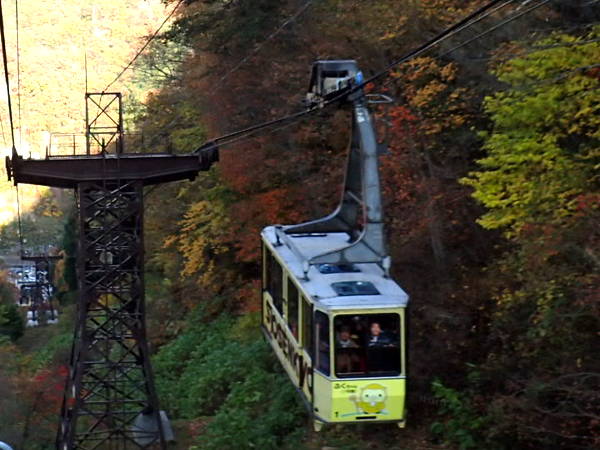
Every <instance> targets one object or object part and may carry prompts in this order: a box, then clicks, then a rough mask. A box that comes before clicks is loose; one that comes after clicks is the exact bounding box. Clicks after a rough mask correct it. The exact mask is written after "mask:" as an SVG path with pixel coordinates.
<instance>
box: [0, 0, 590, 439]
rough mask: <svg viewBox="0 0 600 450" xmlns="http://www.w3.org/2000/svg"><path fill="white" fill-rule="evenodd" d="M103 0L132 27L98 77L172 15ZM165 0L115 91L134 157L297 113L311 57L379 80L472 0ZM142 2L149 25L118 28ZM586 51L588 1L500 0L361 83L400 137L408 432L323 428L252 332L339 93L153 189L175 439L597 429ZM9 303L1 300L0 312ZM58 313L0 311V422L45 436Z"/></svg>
mask: <svg viewBox="0 0 600 450" xmlns="http://www.w3.org/2000/svg"><path fill="white" fill-rule="evenodd" d="M42 3H43V2H42ZM70 3H72V4H73V5H75V3H76V2H65V5H66V6H65V7H68V5H70ZM105 3H106V4H107V5H108V4H111V3H114V5H113V6H110V7H109V6H106V8H105V6H104V3H103V4H102V6H100V5H98V6H97V8H98V11H97V13H98V14H101V15H102V17H104V20H103V21H102V25H101V26H100V25H99V26H100V28H99V31H98V33H100V34H102V33H103V32H106V33H107V34H108V35H110V36H112V37H114V39H115V42H119V43H120V44H116V43H115V44H114V45H115V46H116V47H118V49H117V50H118V51H115V53H113V52H112V50H110V51H109V50H107V51H108V54H109V55H110V58H111V60H112V61H114V63H113V65H112V66H111V69H109V68H103V67H101V66H102V64H101V57H102V56H101V55H100V54H96V55H95V56H94V58H96V59H95V60H94V61H95V63H94V64H93V67H94V69H93V70H92V67H91V65H90V62H89V60H88V70H89V71H90V73H91V72H92V71H93V72H94V73H95V74H96V75H94V76H97V78H96V81H95V84H94V86H97V87H99V88H101V86H102V85H103V84H104V83H105V82H107V81H110V79H111V77H112V74H114V73H115V72H118V70H115V67H122V66H123V63H124V62H126V61H127V57H128V56H130V55H131V54H133V53H134V51H133V50H132V47H135V48H137V47H136V46H135V45H133V42H136V39H135V38H134V37H135V36H140V35H143V34H147V29H148V27H149V28H152V26H154V27H155V26H156V25H157V24H159V23H160V21H161V19H160V18H157V16H156V15H152V16H144V15H143V14H140V13H139V12H136V11H135V10H134V6H135V5H137V7H140V8H142V6H144V7H145V6H146V4H145V3H144V2H131V4H132V7H131V8H129V9H128V8H122V7H119V6H118V5H117V3H115V2H105ZM150 3H151V4H152V5H154V4H153V3H152V2H150ZM167 3H168V4H167V5H166V6H167V7H168V10H170V9H171V8H173V7H175V6H176V5H177V6H178V9H177V12H176V14H175V16H174V20H173V22H172V24H171V25H170V26H169V27H167V28H166V29H165V30H164V31H163V32H162V33H160V35H159V36H158V37H157V38H156V39H154V40H153V41H152V43H151V45H150V46H149V47H148V49H147V50H146V51H145V52H144V53H143V54H142V56H141V57H140V58H139V59H138V60H137V61H136V63H135V64H134V65H133V68H132V70H131V71H130V72H128V75H127V78H125V80H121V81H120V83H122V84H120V85H119V88H122V89H124V90H126V91H128V92H129V94H128V96H127V98H126V101H127V102H129V103H128V105H129V106H128V115H127V121H128V128H129V131H130V132H132V133H139V134H142V135H143V136H144V146H143V148H140V151H152V152H160V151H171V152H175V153H189V152H192V151H194V150H196V149H197V148H199V147H200V146H201V145H202V144H204V143H206V142H207V141H210V140H211V139H213V138H215V137H216V136H220V135H224V134H226V133H229V132H232V131H235V130H238V129H241V128H244V127H247V126H250V125H252V124H255V123H259V122H262V121H266V120H270V119H273V118H277V117H280V116H283V115H286V114H289V113H293V112H296V111H299V110H302V108H303V105H302V100H303V98H304V96H305V93H306V89H307V86H308V80H309V76H310V67H311V64H312V63H313V61H315V60H318V59H355V60H357V61H358V63H359V67H360V68H361V70H362V71H363V72H364V74H365V76H367V77H368V76H370V75H372V74H374V73H376V72H378V71H379V70H381V69H382V68H384V67H387V66H388V64H390V63H391V62H393V61H394V60H396V59H397V58H399V57H401V56H402V55H404V54H406V53H407V52H409V51H410V50H412V49H414V48H417V47H418V46H419V45H421V44H422V43H423V42H424V41H425V40H426V39H428V38H431V37H433V36H434V35H435V34H436V33H438V32H439V31H441V30H442V29H444V28H446V27H448V26H449V25H451V24H453V23H455V22H457V21H458V20H460V19H461V18H462V17H464V16H465V15H466V14H468V13H469V12H471V11H473V10H474V9H475V8H477V7H479V6H481V5H482V3H483V2H480V1H475V0H472V1H459V0H403V1H399V0H377V1H368V2H367V1H364V0H363V1H359V0H314V1H308V2H306V1H303V0H231V1H215V0H185V1H182V2H176V1H169V2H167ZM134 4H135V5H134ZM73 5H71V6H73ZM140 5H141V6H140ZM154 6H156V5H154ZM73 7H74V6H73ZM110 8H115V10H112V9H110ZM148 8H150V6H148ZM116 9H118V11H119V12H117V11H116ZM123 11H127V14H130V15H131V16H130V18H128V17H129V16H128V17H124V16H122V14H121V13H122V12H123ZM151 11H153V12H152V14H158V15H161V17H163V16H164V15H165V14H166V13H165V11H164V9H161V8H158V9H157V10H155V9H151ZM148 14H150V12H148ZM40 17H42V16H41V15H40ZM86 17H87V16H86ZM91 17H92V18H90V19H89V20H90V21H92V22H93V17H94V16H93V14H92V16H91ZM146 17H153V18H154V19H157V20H154V19H153V20H152V21H150V20H149V19H148V20H146ZM131 18H135V20H139V23H136V24H135V26H131V27H130V25H131V24H130V19H131ZM23 20H25V19H23ZM45 20H50V19H48V18H46V19H45ZM57 20H58V19H57ZM131 20H133V19H131ZM134 22H135V21H134ZM150 23H151V24H152V26H150V25H149V24H150ZM28 26H31V27H33V26H35V21H34V19H33V18H32V19H31V22H30V24H29V25H28ZM47 26H50V25H47ZM56 26H58V25H56ZM127 28H129V29H127ZM119 30H120V31H119ZM77 33H79V34H83V35H85V36H89V35H90V34H89V31H88V32H81V31H78V32H77ZM23 34H25V33H23ZM92 34H93V33H92ZM28 39H31V40H33V39H34V38H33V36H31V35H30V36H29V37H28ZM126 42H129V43H130V44H129V46H127V47H126V48H125V47H123V46H125V43H126ZM48 45H51V44H48ZM88 45H89V44H88ZM109 47H110V46H109ZM32 48H33V44H30V45H29V49H30V50H31V49H32ZM60 48H62V47H60ZM110 48H111V49H112V48H113V47H110ZM129 50H132V51H131V52H129ZM31 51H32V50H31ZM98 51H100V50H98ZM73 52H75V53H77V52H78V50H76V49H73ZM107 57H108V56H107ZM88 58H89V56H88ZM598 61H600V3H599V2H597V1H594V0H573V1H567V0H552V1H541V0H534V1H509V2H505V5H504V6H503V7H498V8H496V9H495V12H494V13H493V14H490V15H488V16H487V17H486V18H485V19H483V20H480V21H478V22H476V23H473V24H471V25H470V26H469V27H468V28H466V29H465V30H463V31H460V32H457V33H455V34H453V35H452V36H451V37H450V38H449V39H447V40H445V41H444V42H443V43H441V44H440V45H438V46H436V47H434V48H432V49H431V50H429V51H427V52H425V53H423V54H422V55H420V56H419V57H417V58H413V59H410V60H409V61H407V62H406V63H403V64H400V65H397V66H395V67H394V68H393V70H391V71H390V73H389V74H388V75H387V76H386V77H384V79H383V80H380V81H378V82H376V83H373V84H372V85H369V86H368V88H367V89H368V91H369V92H372V93H384V94H386V95H389V96H391V97H392V98H393V99H394V102H393V103H392V104H390V105H388V106H377V107H375V109H374V113H375V117H376V119H377V127H378V130H379V131H380V132H381V137H382V139H385V141H386V143H387V146H388V151H387V152H386V153H385V154H384V155H382V156H381V157H380V164H381V177H382V183H383V196H384V202H385V204H384V211H385V221H386V234H387V239H388V244H389V248H390V253H391V256H392V275H393V278H394V279H395V280H396V281H397V282H398V283H399V284H400V285H401V286H402V287H403V288H404V289H405V290H406V291H407V292H408V293H409V295H410V312H409V315H410V317H409V319H410V322H409V331H408V332H409V336H408V343H409V356H410V361H409V372H408V373H409V375H408V391H409V394H408V395H409V398H408V411H409V412H408V414H409V415H408V423H407V427H406V428H405V429H404V430H400V429H398V428H397V427H395V426H393V425H367V424H361V425H357V426H353V427H343V426H334V427H328V428H326V429H325V430H324V431H323V432H321V433H315V432H313V431H312V429H311V427H310V421H309V418H308V415H307V413H306V411H305V409H304V406H303V404H302V402H301V400H300V399H299V397H297V394H296V392H295V390H294V388H293V386H292V384H291V383H290V382H289V380H288V379H287V377H286V375H285V373H284V372H283V371H282V369H281V368H280V366H279V363H278V361H277V360H276V358H275V357H274V355H273V354H272V351H271V349H270V347H269V346H268V344H267V343H266V342H265V340H264V338H263V337H262V335H261V333H260V329H259V327H260V312H259V309H260V274H261V268H260V261H261V258H260V238H259V234H260V230H261V229H262V228H263V227H265V226H267V225H270V224H293V223H298V222H301V221H305V220H308V219H311V218H316V217H321V216H323V215H325V214H326V213H328V212H330V211H331V210H332V209H333V208H334V207H335V205H336V204H337V202H338V198H339V195H340V192H339V190H340V183H341V180H342V171H343V165H344V161H345V157H346V151H347V144H348V140H349V133H350V127H349V124H350V122H349V114H348V111H346V110H345V109H343V108H338V109H336V108H329V109H324V110H322V111H319V112H317V113H316V114H312V115H309V116H307V117H305V118H303V119H302V120H299V121H295V122H293V123H291V124H288V125H286V126H284V127H281V126H280V127H273V128H271V129H269V130H267V131H265V132H261V133H256V134H254V135H252V136H250V137H247V138H244V139H241V140H239V141H236V142H230V143H228V144H227V145H223V146H221V148H220V162H219V163H217V164H215V165H214V166H213V167H212V168H211V170H210V171H209V172H207V173H203V174H201V175H200V176H199V177H198V178H197V179H196V180H195V181H192V182H180V183H173V184H169V185H163V186H161V187H159V188H157V189H155V190H152V191H151V192H150V193H149V194H148V195H147V197H146V199H145V202H146V209H145V232H146V235H145V239H146V241H145V245H146V297H147V303H148V333H149V337H150V341H151V349H152V352H153V364H154V372H155V377H156V384H157V389H158V394H159V398H160V402H161V407H162V408H163V409H165V410H166V411H167V412H168V414H169V416H170V417H171V419H172V420H173V422H174V425H175V431H176V434H177V437H178V442H177V444H176V445H175V446H174V447H173V448H181V449H215V450H216V449H257V448H258V449H325V448H334V449H347V450H353V449H357V450H358V449H373V450H375V449H377V450H379V449H399V450H400V449H407V450H416V449H511V450H512V449H592V448H596V447H597V446H599V445H600V416H599V415H598V411H599V410H600V393H599V390H598V386H599V385H600V360H599V358H598V354H597V353H598V351H597V350H598V337H599V335H598V330H599V325H600V291H599V290H598V286H599V281H600V276H599V268H600V227H599V220H600V209H599V205H600V203H599V200H600V191H599V181H600V180H599V178H598V176H599V171H598V168H599V167H600V165H599V164H600V160H599V157H600V111H599V110H600V89H599V88H600V66H599V65H598ZM64 64H65V65H67V66H68V68H65V69H64V70H66V71H67V72H65V71H63V69H62V68H55V69H53V71H52V72H53V73H55V75H56V76H57V77H60V76H62V74H65V75H66V76H67V77H69V75H67V73H71V72H68V71H70V70H72V71H73V72H72V74H73V75H72V76H71V78H72V79H77V80H81V74H82V72H81V57H80V55H78V56H77V57H75V56H72V57H71V56H69V57H68V58H67V57H65V60H64ZM70 64H73V65H74V66H73V67H71V66H70ZM32 73H33V72H32ZM75 73H76V74H77V75H76V76H75V75H74V74H75ZM23 79H24V81H23V83H24V85H25V83H26V82H29V83H31V82H32V80H31V79H30V80H29V81H26V79H25V75H23ZM78 83H79V84H77V86H70V85H69V86H68V89H67V86H66V85H64V84H62V85H61V86H62V88H63V89H66V92H65V95H69V96H72V95H75V97H77V95H79V94H76V93H77V92H81V86H80V84H81V83H80V81H78ZM31 89H33V88H31ZM32 92H33V91H32ZM35 92H38V91H35ZM35 92H34V94H35V95H41V94H36V93H35ZM39 92H44V93H47V90H46V89H42V88H40V91H39ZM32 95H33V94H32ZM28 101H29V102H30V105H31V103H32V102H34V100H33V97H32V98H31V99H30V100H28ZM54 101H56V102H58V101H63V100H54ZM64 101H65V102H66V100H64ZM77 101H79V100H77ZM67 103H69V104H71V103H70V102H67ZM72 104H75V103H72ZM77 104H78V105H79V103H77ZM31 108H32V107H31ZM40 108H42V107H41V106H40ZM78 114H80V112H78V111H77V110H76V109H73V110H72V111H71V110H70V109H69V110H67V109H64V110H60V113H59V112H56V114H54V113H52V114H50V113H48V114H45V115H41V114H40V115H39V117H40V119H38V122H30V123H38V124H41V123H42V119H41V117H46V115H47V116H48V117H47V118H46V119H44V120H48V121H51V122H48V123H47V124H45V125H44V126H47V127H51V126H55V125H56V124H57V123H58V122H56V121H61V120H63V116H64V120H65V121H67V122H65V124H64V125H65V126H66V125H69V127H71V128H73V127H75V125H74V124H75V123H76V121H77V120H79V119H81V116H80V115H78ZM67 118H68V119H67ZM24 123H25V119H24ZM29 126H31V127H33V125H29ZM36 127H37V128H36V130H43V129H46V128H44V127H43V126H41V125H36ZM31 129H32V130H33V128H31ZM31 145H32V146H33V145H34V144H33V141H32V144H31ZM52 195H56V194H52ZM52 195H51V196H50V197H51V199H52V198H54V197H52ZM50 201H54V200H48V202H50ZM62 209H63V210H64V212H63V215H62V216H61V217H62V218H61V226H64V232H63V233H62V236H61V239H62V243H61V247H62V248H63V250H64V252H65V255H66V257H67V258H66V260H65V262H64V263H61V265H60V266H59V268H58V270H57V275H56V283H57V285H58V286H60V293H59V297H60V299H61V302H62V308H63V309H64V311H65V315H66V316H68V315H69V314H72V310H73V298H74V295H75V294H74V290H75V289H76V282H75V276H74V271H73V270H74V269H73V258H74V257H75V256H76V245H75V242H76V233H75V223H74V219H73V215H72V212H69V211H68V210H67V209H68V208H64V207H62ZM42 210H44V209H43V208H42ZM45 210H46V211H47V209H45ZM10 226H13V227H14V224H13V225H8V226H7V227H5V230H8V229H9V227H10ZM3 232H4V231H3ZM0 282H1V280H0ZM3 292H4V291H1V290H0V294H2V295H3V302H4V303H5V304H8V303H10V301H11V300H10V295H11V294H10V293H9V292H8V291H7V293H6V294H4V293H3ZM2 314H4V315H2ZM7 314H8V312H5V313H2V310H1V309H0V319H2V317H5V318H6V317H8V316H7ZM5 320H6V321H7V323H10V320H9V319H5ZM72 325H73V324H72V322H71V323H68V322H67V321H65V322H61V324H60V325H59V327H57V328H55V329H53V330H50V331H48V330H34V331H31V330H26V331H25V334H24V336H23V337H17V336H13V337H12V340H11V336H9V333H8V332H3V331H2V330H3V328H2V326H3V325H2V322H0V334H2V333H4V334H6V335H7V337H6V338H5V339H4V340H3V341H0V342H1V343H2V345H1V346H0V361H1V365H0V367H2V368H4V367H7V368H9V369H8V370H5V369H0V377H2V378H5V379H6V380H7V381H6V383H0V389H5V390H7V392H6V396H4V397H3V395H2V393H1V392H0V399H5V400H0V404H1V405H2V407H0V440H9V438H10V439H12V441H13V442H15V443H18V442H27V444H26V445H25V444H23V445H22V447H17V448H23V449H26V450H30V449H31V450H36V449H43V448H49V447H47V445H48V442H51V441H52V438H53V433H54V429H55V426H56V423H55V422H56V420H55V419H56V411H57V408H58V405H59V402H60V398H61V386H62V385H61V381H60V380H62V377H63V376H64V374H65V370H66V367H65V366H64V364H65V362H66V361H67V358H68V351H69V345H70V342H69V339H70V330H71V327H72ZM6 386H12V388H7V387H6ZM15 392H19V393H22V394H21V395H18V394H16V393H15ZM4 405H6V406H4ZM15 417H16V418H17V420H14V418H15ZM32 423H33V424H35V428H36V430H37V431H36V432H35V433H33V432H32V431H31V428H32ZM9 424H10V426H8V425H9ZM3 426H5V427H6V430H7V431H4V429H3V428H2V427H3ZM48 438H49V439H48ZM17 445H18V444H17ZM45 445H46V447H44V446H45Z"/></svg>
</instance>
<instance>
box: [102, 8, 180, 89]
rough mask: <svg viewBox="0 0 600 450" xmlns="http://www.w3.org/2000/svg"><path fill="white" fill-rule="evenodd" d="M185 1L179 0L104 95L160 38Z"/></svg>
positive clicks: (107, 87)
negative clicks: (153, 42)
mask: <svg viewBox="0 0 600 450" xmlns="http://www.w3.org/2000/svg"><path fill="white" fill-rule="evenodd" d="M183 1H184V0H179V1H178V2H177V4H176V5H175V7H174V8H173V9H172V10H171V12H170V13H169V15H167V17H166V18H165V20H163V22H162V23H161V24H160V26H159V27H158V28H157V29H156V31H155V32H154V33H152V35H151V36H150V37H149V38H148V39H147V40H146V42H145V43H144V45H142V48H140V49H139V50H138V51H137V53H136V54H135V56H134V57H133V58H132V59H131V61H129V63H128V64H127V65H126V66H125V67H123V70H121V72H119V74H118V75H117V76H116V77H115V79H114V80H112V81H111V82H110V83H108V85H107V86H106V87H105V88H104V89H103V90H102V93H103V94H104V93H105V92H106V91H107V90H108V89H109V88H110V87H111V86H112V85H113V84H115V83H116V81H117V80H118V79H119V78H121V76H123V74H124V73H125V72H126V71H127V70H128V69H129V68H130V67H131V66H132V65H133V63H134V62H135V61H136V60H137V59H138V58H139V57H140V56H141V55H142V53H143V52H144V50H146V47H148V45H150V42H152V41H153V40H154V38H156V36H158V33H160V30H162V28H163V27H164V26H165V24H166V23H167V22H168V21H169V20H170V19H171V17H173V14H175V12H176V11H177V10H178V9H179V6H181V4H182V3H183Z"/></svg>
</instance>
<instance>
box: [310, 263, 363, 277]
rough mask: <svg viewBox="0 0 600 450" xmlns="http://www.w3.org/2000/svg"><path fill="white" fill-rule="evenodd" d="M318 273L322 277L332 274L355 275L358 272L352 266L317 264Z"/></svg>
mask: <svg viewBox="0 0 600 450" xmlns="http://www.w3.org/2000/svg"><path fill="white" fill-rule="evenodd" d="M317 268H318V269H319V272H321V273H322V274H324V275H329V274H332V273H356V272H360V270H359V269H358V268H357V267H356V266H355V265H354V264H319V265H318V266H317Z"/></svg>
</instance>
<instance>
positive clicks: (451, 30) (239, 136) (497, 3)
mask: <svg viewBox="0 0 600 450" xmlns="http://www.w3.org/2000/svg"><path fill="white" fill-rule="evenodd" d="M550 1H551V0H541V2H540V3H538V4H536V5H534V6H533V7H530V8H528V9H526V10H525V11H523V12H521V13H519V14H516V15H514V16H512V17H511V18H510V19H507V20H504V21H502V22H501V24H499V26H504V25H506V24H508V23H510V22H512V21H513V20H516V19H518V18H520V17H522V16H523V15H525V14H527V13H529V12H531V11H533V10H534V9H537V8H539V7H540V6H543V5H544V4H546V3H548V2H550ZM514 2H515V0H492V1H490V2H489V3H488V4H486V5H484V6H482V7H481V8H479V9H477V10H476V11H474V12H472V13H471V14H469V15H467V16H466V17H465V18H463V19H461V20H460V21H458V22H457V23H455V24H454V25H452V26H450V27H448V28H446V29H445V30H444V31H442V32H440V33H439V34H437V35H436V36H435V37H433V38H432V39H430V40H428V41H427V42H426V43H424V44H423V45H421V46H419V47H417V48H416V49H414V50H412V51H410V52H409V53H407V54H406V55H404V56H402V57H401V58H399V59H397V60H395V61H394V62H392V63H391V64H389V65H388V66H387V67H386V68H385V69H383V70H381V71H380V72H378V73H376V74H375V75H373V76H371V77H369V78H368V79H367V80H365V81H363V82H361V83H359V84H357V85H356V86H354V87H352V88H351V89H350V91H349V92H344V93H342V94H340V95H338V96H336V97H334V98H332V99H330V100H328V101H326V102H324V103H322V104H320V105H317V106H313V107H310V108H307V109H305V110H303V111H298V112H296V113H293V114H290V115H287V116H283V117H280V118H277V119H273V120H269V121H267V122H263V123H259V124H257V125H253V126H250V127H247V128H244V129H242V130H238V131H234V132H232V133H228V134H225V135H222V136H219V137H217V138H214V139H212V140H211V142H212V143H215V144H218V146H219V147H223V146H226V145H231V144H233V143H236V142H239V141H241V140H244V138H245V137H247V136H249V135H253V134H255V133H256V132H258V131H260V130H262V129H264V128H269V127H272V126H275V125H280V124H283V123H286V122H293V121H297V120H299V119H300V118H302V117H304V116H307V115H309V114H312V113H314V112H315V111H318V110H320V109H322V108H325V107H328V106H330V105H333V104H335V103H337V102H339V101H340V100H341V99H343V98H345V97H346V96H347V95H349V94H351V93H353V92H356V91H358V90H360V89H362V88H364V87H365V86H366V85H367V84H369V83H372V82H376V81H378V80H379V79H380V78H382V77H383V76H385V75H387V74H389V72H390V71H391V70H392V69H394V68H395V67H397V66H398V65H400V64H403V63H405V62H407V61H409V60H411V59H414V58H416V57H417V56H419V55H421V54H422V53H424V52H426V51H427V50H429V49H431V48H433V47H435V46H437V45H439V44H440V43H442V42H443V41H445V40H446V39H449V38H450V37H452V36H454V35H455V34H456V33H459V32H460V31H463V30H465V29H467V28H469V27H470V26H472V25H474V24H475V23H477V22H479V21H481V20H483V19H484V18H486V17H489V16H490V15H492V14H494V13H495V12H497V11H498V10H500V9H502V8H504V7H505V6H507V5H509V4H510V3H514ZM499 26H495V27H492V28H491V29H488V30H487V31H485V32H483V33H480V34H478V35H477V36H476V38H472V39H468V40H467V41H464V42H463V43H461V44H459V45H458V46H456V47H454V48H452V49H451V50H449V51H446V52H444V53H443V54H441V55H438V57H442V56H446V55H447V54H449V53H451V52H454V51H456V50H458V49H459V48H461V47H464V46H466V45H468V44H470V43H472V42H473V41H474V40H477V39H480V38H481V37H483V36H485V35H487V34H489V33H491V32H493V31H495V30H496V29H497V28H499ZM201 149H202V147H200V148H199V149H198V150H196V151H200V150H201Z"/></svg>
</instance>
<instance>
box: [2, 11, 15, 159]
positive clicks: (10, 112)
mask: <svg viewBox="0 0 600 450" xmlns="http://www.w3.org/2000/svg"><path fill="white" fill-rule="evenodd" d="M0 40H1V42H2V63H3V65H4V81H5V82H6V97H7V101H8V117H9V119H10V137H11V141H12V150H13V153H16V152H17V149H16V147H15V123H14V120H13V110H12V101H11V96H10V80H9V75H8V59H7V56H6V37H5V28H4V14H3V10H2V0H0Z"/></svg>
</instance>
